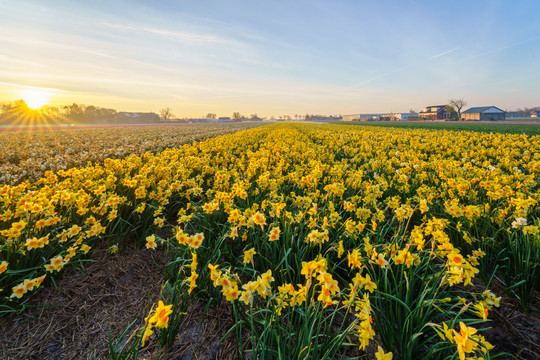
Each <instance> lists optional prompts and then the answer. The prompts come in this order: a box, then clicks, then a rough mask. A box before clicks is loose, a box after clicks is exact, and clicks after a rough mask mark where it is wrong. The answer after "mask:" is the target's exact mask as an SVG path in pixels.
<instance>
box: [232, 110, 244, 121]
mask: <svg viewBox="0 0 540 360" xmlns="http://www.w3.org/2000/svg"><path fill="white" fill-rule="evenodd" d="M232 118H233V119H234V120H240V119H241V118H242V115H241V114H240V113H239V112H234V113H233V114H232Z"/></svg>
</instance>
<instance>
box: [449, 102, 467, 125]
mask: <svg viewBox="0 0 540 360" xmlns="http://www.w3.org/2000/svg"><path fill="white" fill-rule="evenodd" d="M448 105H450V106H451V107H453V108H454V110H455V111H456V112H457V115H458V120H459V121H461V109H463V107H464V106H465V105H467V101H465V100H463V98H460V99H452V100H450V101H449V102H448Z"/></svg>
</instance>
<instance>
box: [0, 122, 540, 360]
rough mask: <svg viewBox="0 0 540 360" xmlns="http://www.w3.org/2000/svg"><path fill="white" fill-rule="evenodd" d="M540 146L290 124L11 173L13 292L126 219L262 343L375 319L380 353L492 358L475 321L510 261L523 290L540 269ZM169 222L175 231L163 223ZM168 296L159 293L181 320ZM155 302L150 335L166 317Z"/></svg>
mask: <svg viewBox="0 0 540 360" xmlns="http://www.w3.org/2000/svg"><path fill="white" fill-rule="evenodd" d="M539 150H540V139H539V138H538V137H527V136H522V135H501V134H481V133H474V134H473V133H466V132H449V131H428V130H397V129H392V130H389V129H380V128H366V127H362V128H356V127H350V126H347V127H344V126H337V125H332V126H315V125H291V124H280V125H272V126H267V127H261V128H256V129H251V130H248V131H242V132H240V133H236V134H230V135H226V136H222V137H217V138H213V139H209V140H206V141H204V142H200V143H195V144H192V145H184V146H181V147H179V148H178V149H167V150H164V151H163V152H161V153H158V154H152V153H145V154H144V155H142V156H135V155H132V156H129V157H126V158H123V159H105V160H104V163H103V164H102V165H99V164H98V165H94V166H87V167H84V168H71V169H68V170H61V171H58V172H56V173H53V172H47V173H46V174H45V176H44V177H43V178H42V179H40V180H39V181H37V182H35V183H32V184H28V183H23V184H20V185H15V186H8V185H5V186H3V187H1V188H0V245H1V251H2V252H1V254H2V257H3V258H4V259H2V260H3V261H2V262H1V265H0V273H2V274H0V287H1V288H2V289H3V292H1V293H0V296H1V295H2V294H5V296H4V300H3V301H4V302H5V304H7V305H5V306H7V307H15V306H16V305H15V303H16V302H17V301H24V298H25V295H26V293H27V292H32V291H33V290H34V289H35V288H36V287H37V286H38V284H37V279H38V278H40V277H43V276H44V275H47V274H49V275H50V274H56V272H58V271H60V270H61V269H62V267H64V266H65V265H66V264H68V263H70V262H73V261H77V259H80V258H81V257H83V256H84V255H85V253H87V252H88V251H91V249H92V247H94V246H95V245H94V244H95V242H96V241H97V240H100V241H108V242H109V245H110V250H111V252H114V251H116V250H117V248H118V240H117V239H118V236H117V235H118V234H125V233H126V231H127V232H129V233H131V234H132V236H131V238H132V240H133V241H136V242H139V243H140V245H141V246H143V245H144V244H146V246H147V247H148V248H157V247H158V246H163V248H164V249H167V250H166V251H167V252H168V254H169V256H170V258H171V259H172V260H174V261H171V263H170V265H169V269H168V271H167V272H166V273H167V274H169V275H168V276H167V277H168V278H167V279H166V280H167V281H168V282H167V284H172V285H169V286H170V287H171V289H173V290H174V291H176V292H177V293H181V294H184V293H187V294H189V296H190V297H203V298H207V299H213V300H215V301H219V300H220V299H223V300H224V301H227V302H230V303H231V305H232V309H233V312H232V313H233V316H234V317H235V320H236V321H235V327H234V329H231V332H232V333H235V334H236V336H238V342H239V347H241V351H243V352H247V353H250V354H252V356H253V357H254V358H257V357H261V356H264V354H266V355H267V356H268V357H273V356H276V357H277V356H278V355H279V354H289V355H290V354H296V355H297V356H299V357H304V356H311V357H315V358H324V357H327V358H332V357H336V356H341V355H344V354H345V355H346V354H347V351H350V350H348V348H349V346H348V344H350V342H349V340H347V339H348V338H349V336H350V335H351V334H356V337H357V339H358V340H357V345H358V346H359V347H360V348H361V349H362V350H366V349H367V347H368V344H369V343H370V342H371V341H373V339H374V337H375V334H376V332H375V331H377V334H378V335H379V336H380V339H381V341H382V345H383V347H382V348H381V349H379V351H378V356H379V357H380V358H383V357H384V356H387V355H389V352H392V353H394V354H397V356H398V357H399V358H401V359H413V358H422V357H423V358H432V357H441V356H443V355H444V354H446V355H448V356H451V355H452V354H453V353H456V354H458V356H459V358H460V359H465V357H468V358H473V357H474V356H479V357H484V358H485V357H487V356H489V350H490V349H491V348H492V346H491V344H489V343H488V342H487V341H486V340H485V339H484V338H483V337H482V336H481V335H480V334H478V333H477V330H476V328H475V327H473V326H472V325H474V324H475V323H482V322H484V321H488V320H489V314H490V311H491V309H492V308H493V306H498V302H499V298H498V296H496V295H495V294H494V293H493V292H492V291H490V290H489V289H488V287H489V284H490V282H491V279H492V278H493V274H494V272H495V271H496V270H497V268H498V267H499V266H504V267H505V274H506V279H505V280H506V281H507V286H508V288H509V289H510V288H511V289H512V293H513V294H514V295H516V296H518V297H519V298H520V300H521V301H522V304H523V305H524V306H525V307H526V306H527V305H528V300H527V299H529V300H530V298H531V296H532V294H533V291H534V289H538V288H539V286H540V284H539V281H538V278H540V276H538V274H539V272H540V269H539V268H538V263H539V262H540V237H539V227H538V214H539V207H538V200H539V189H540V188H539V185H538V183H537V179H538V175H539V173H540V151H539ZM161 227H170V228H171V229H172V230H173V233H174V235H173V237H171V238H160V237H159V236H158V235H150V233H152V232H153V230H154V229H156V228H161ZM523 259H526V260H525V261H523ZM477 275H479V277H480V279H478V276H477ZM481 280H482V281H483V283H484V285H483V290H482V291H478V287H479V286H480V287H482V286H481V285H480V284H481V283H482V281H481ZM41 281H43V279H42V280H41ZM473 282H475V285H476V287H472V285H473ZM30 283H31V284H30ZM25 284H30V285H25ZM457 285H460V286H457ZM512 285H514V286H512ZM21 286H22V287H23V288H24V289H22V290H21ZM467 289H468V290H467ZM173 290H171V292H169V294H174V293H175V292H174V291H173ZM167 296H168V297H167ZM167 296H166V297H164V299H163V301H164V303H163V304H160V305H159V306H158V309H160V311H162V310H163V311H165V312H163V314H164V313H167V312H169V311H171V313H170V314H173V315H174V314H176V317H175V318H176V319H179V318H180V317H179V316H178V313H179V312H180V311H179V310H178V309H179V306H180V305H179V303H178V302H175V301H173V300H174V299H178V298H179V295H178V296H176V295H175V296H173V295H167ZM19 298H20V299H21V300H17V299H19ZM182 301H183V302H185V301H189V298H185V297H183V296H182ZM165 304H169V305H170V306H171V308H165V306H166V305H165ZM169 305H167V306H169ZM155 314H157V312H156V313H155ZM155 314H154V315H152V313H151V314H150V315H149V317H148V318H147V321H146V322H145V324H146V325H145V327H144V328H143V329H141V330H140V334H139V336H138V338H139V339H142V340H143V341H141V342H140V343H139V345H140V346H143V345H144V343H145V342H146V341H148V339H149V337H150V335H151V334H152V328H153V327H157V328H160V329H162V330H163V329H168V328H167V327H164V324H165V322H164V321H165V320H160V321H158V320H157V318H156V317H155V316H158V315H155ZM158 317H159V316H158ZM163 317H165V315H163ZM152 319H154V320H155V321H154V320H152ZM157 324H159V326H158V325H157ZM310 324H318V325H317V327H313V326H311V325H310ZM172 329H177V326H172ZM261 329H263V330H261ZM163 331H169V330H163ZM170 331H172V330H170ZM166 336H169V335H166ZM246 336H247V337H248V338H249V339H250V341H249V342H248V345H245V346H247V347H242V346H244V345H240V344H243V343H245V341H244V340H245V338H246ZM135 338H137V337H135ZM169 338H170V336H169ZM173 338H174V336H173ZM286 339H289V340H286ZM169 343H170V341H169ZM383 349H385V350H386V352H385V351H384V350H383Z"/></svg>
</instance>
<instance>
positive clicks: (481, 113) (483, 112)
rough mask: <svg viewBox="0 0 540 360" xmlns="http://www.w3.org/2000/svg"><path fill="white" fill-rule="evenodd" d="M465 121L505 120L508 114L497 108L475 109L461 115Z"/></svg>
mask: <svg viewBox="0 0 540 360" xmlns="http://www.w3.org/2000/svg"><path fill="white" fill-rule="evenodd" d="M461 118H462V119H463V120H504V119H506V112H505V111H504V110H501V109H499V108H498V107H496V106H480V107H473V108H470V109H467V110H465V111H464V112H462V113H461Z"/></svg>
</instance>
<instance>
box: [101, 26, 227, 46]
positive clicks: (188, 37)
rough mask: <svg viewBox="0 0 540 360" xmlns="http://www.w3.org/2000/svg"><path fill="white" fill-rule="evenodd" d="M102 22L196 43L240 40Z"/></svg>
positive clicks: (114, 27)
mask: <svg viewBox="0 0 540 360" xmlns="http://www.w3.org/2000/svg"><path fill="white" fill-rule="evenodd" d="M101 24H103V25H105V26H107V27H109V28H113V29H117V30H125V31H137V32H146V33H150V34H155V35H159V36H163V37H167V38H172V39H176V40H180V41H184V42H196V43H201V42H205V43H219V44H231V43H235V44H237V43H238V42H237V41H235V40H231V39H228V38H224V37H221V36H216V35H208V34H199V33H192V32H184V31H172V30H163V29H156V28H151V27H145V26H138V25H126V24H112V23H110V22H106V21H102V22H101Z"/></svg>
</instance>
